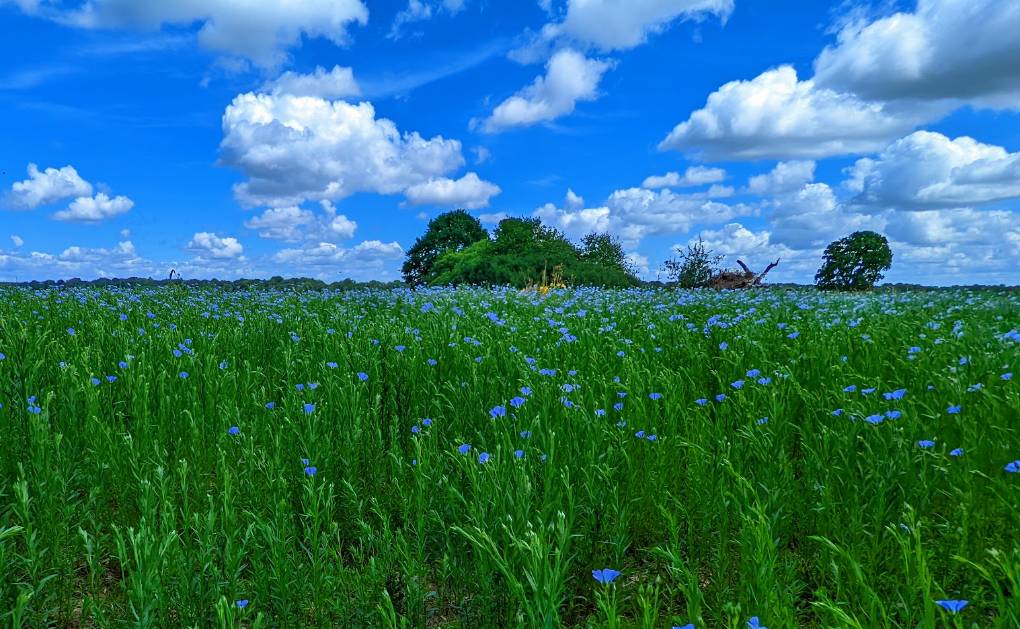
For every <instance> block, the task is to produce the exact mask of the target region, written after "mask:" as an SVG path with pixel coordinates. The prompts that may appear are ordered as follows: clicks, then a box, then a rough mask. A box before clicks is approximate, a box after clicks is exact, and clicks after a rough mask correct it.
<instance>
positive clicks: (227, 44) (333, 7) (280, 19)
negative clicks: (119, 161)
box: [20, 0, 368, 66]
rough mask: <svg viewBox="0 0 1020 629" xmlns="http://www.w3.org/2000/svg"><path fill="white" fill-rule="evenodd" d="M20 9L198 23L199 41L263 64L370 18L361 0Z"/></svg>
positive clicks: (111, 0) (105, 2)
mask: <svg viewBox="0 0 1020 629" xmlns="http://www.w3.org/2000/svg"><path fill="white" fill-rule="evenodd" d="M20 4H21V7H22V10H24V11H26V12H28V13H32V14H38V15H41V16H43V17H47V18H50V19H52V20H54V21H57V22H60V23H62V24H66V25H69V26H76V27H80V28H90V29H106V28H134V29H139V30H151V29H156V28H159V27H160V26H162V25H164V24H166V25H174V26H190V25H192V24H201V28H200V29H199V31H198V41H199V43H200V44H201V45H202V46H204V47H206V48H209V49H211V50H216V51H220V52H224V53H227V54H230V55H235V56H238V57H244V58H247V59H250V60H252V61H254V62H255V63H258V64H259V65H262V66H274V65H277V64H278V63H280V62H281V61H283V60H284V59H285V58H286V52H285V51H286V49H287V48H289V47H292V46H296V45H299V44H300V43H301V39H302V37H308V38H313V37H323V38H326V39H328V40H330V41H332V42H333V43H335V44H337V45H340V46H342V45H346V44H347V43H348V42H349V36H348V32H347V29H348V27H349V26H350V25H352V24H362V25H364V24H366V23H367V22H368V8H367V7H366V6H365V5H364V4H363V3H362V2H361V0H302V1H301V2H293V1H292V0H174V1H172V2H171V1H168V0H85V1H84V2H82V3H81V4H80V5H78V6H77V8H63V7H61V8H57V7H55V6H54V5H53V4H50V3H48V2H46V3H31V2H24V1H23V0H22V2H21V3H20Z"/></svg>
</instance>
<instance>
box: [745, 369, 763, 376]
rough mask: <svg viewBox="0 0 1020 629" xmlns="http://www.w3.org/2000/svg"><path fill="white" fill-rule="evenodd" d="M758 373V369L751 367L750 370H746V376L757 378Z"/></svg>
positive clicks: (759, 372) (759, 373)
mask: <svg viewBox="0 0 1020 629" xmlns="http://www.w3.org/2000/svg"><path fill="white" fill-rule="evenodd" d="M760 375H761V371H760V370H758V369H751V370H750V371H748V372H747V377H748V378H757V377H758V376H760Z"/></svg>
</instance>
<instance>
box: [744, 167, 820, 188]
mask: <svg viewBox="0 0 1020 629" xmlns="http://www.w3.org/2000/svg"><path fill="white" fill-rule="evenodd" d="M814 179H815V163H814V162H812V161H792V162H779V163H778V164H776V167H775V168H773V169H772V170H771V171H770V172H768V173H765V174H763V175H755V176H754V177H751V179H750V180H748V182H747V191H748V192H750V193H751V194H783V193H786V192H793V191H795V190H798V189H799V188H801V187H802V186H803V185H804V184H807V183H811V182H812V181H814Z"/></svg>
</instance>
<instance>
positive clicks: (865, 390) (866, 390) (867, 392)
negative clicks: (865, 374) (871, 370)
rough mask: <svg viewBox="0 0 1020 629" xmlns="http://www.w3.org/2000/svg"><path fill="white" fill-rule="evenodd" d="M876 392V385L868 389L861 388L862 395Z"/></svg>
mask: <svg viewBox="0 0 1020 629" xmlns="http://www.w3.org/2000/svg"><path fill="white" fill-rule="evenodd" d="M874 392H875V387H870V388H868V389H861V395H871V394H872V393H874Z"/></svg>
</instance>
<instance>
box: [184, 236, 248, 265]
mask: <svg viewBox="0 0 1020 629" xmlns="http://www.w3.org/2000/svg"><path fill="white" fill-rule="evenodd" d="M187 248H188V250H190V251H192V252H194V253H195V254H196V255H197V256H198V257H199V258H203V259H207V258H211V259H213V260H233V259H240V258H241V257H242V255H243V254H244V247H243V246H242V245H241V243H240V242H238V240H237V238H233V237H230V236H224V237H222V238H221V237H220V236H217V235H216V234H214V233H211V232H198V233H196V234H195V235H194V236H193V237H192V238H191V242H189V243H188V245H187Z"/></svg>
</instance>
